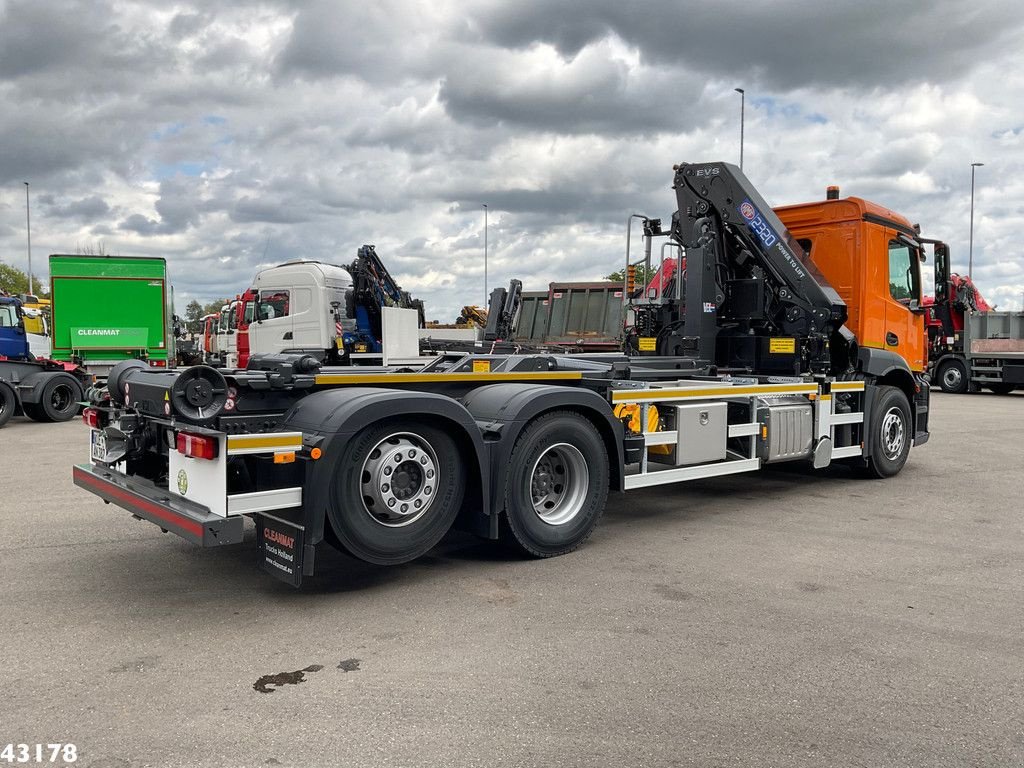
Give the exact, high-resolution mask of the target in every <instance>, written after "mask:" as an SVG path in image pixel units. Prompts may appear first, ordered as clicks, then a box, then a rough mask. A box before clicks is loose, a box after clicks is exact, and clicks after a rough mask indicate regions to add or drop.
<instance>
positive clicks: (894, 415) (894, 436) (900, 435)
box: [882, 405, 907, 459]
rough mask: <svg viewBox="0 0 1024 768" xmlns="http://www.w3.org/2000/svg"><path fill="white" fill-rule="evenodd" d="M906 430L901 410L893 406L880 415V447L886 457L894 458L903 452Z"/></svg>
mask: <svg viewBox="0 0 1024 768" xmlns="http://www.w3.org/2000/svg"><path fill="white" fill-rule="evenodd" d="M906 439H907V437H906V430H905V429H904V426H903V411H901V410H900V409H899V408H898V407H897V406H895V405H894V406H893V407H892V408H890V409H889V410H888V411H886V412H885V416H884V417H882V448H883V450H884V451H885V455H886V458H889V459H895V458H896V457H897V456H899V455H900V454H901V453H902V452H903V445H904V443H905V442H906Z"/></svg>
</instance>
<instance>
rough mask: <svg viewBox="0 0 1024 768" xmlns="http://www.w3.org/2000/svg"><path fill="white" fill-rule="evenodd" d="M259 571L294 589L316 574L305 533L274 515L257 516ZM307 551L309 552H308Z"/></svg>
mask: <svg viewBox="0 0 1024 768" xmlns="http://www.w3.org/2000/svg"><path fill="white" fill-rule="evenodd" d="M253 517H254V520H255V522H256V551H257V552H259V558H260V569H261V570H264V571H266V572H267V573H269V574H270V575H271V576H274V577H276V578H278V579H280V580H281V581H283V582H285V583H286V584H291V585H292V586H293V587H299V586H301V585H302V577H303V575H311V574H312V573H313V547H312V546H310V547H307V546H306V537H305V533H306V529H305V528H303V527H302V526H301V525H297V524H295V523H292V522H289V521H288V520H284V519H282V518H280V517H275V516H273V515H266V514H260V515H254V516H253ZM307 550H308V551H307Z"/></svg>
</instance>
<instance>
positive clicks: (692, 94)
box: [439, 46, 703, 135]
mask: <svg viewBox="0 0 1024 768" xmlns="http://www.w3.org/2000/svg"><path fill="white" fill-rule="evenodd" d="M477 59H478V60H477V61H476V62H474V66H470V67H463V68H458V69H455V70H453V71H452V72H451V73H450V74H449V75H448V77H447V78H446V79H445V80H444V82H443V84H442V86H441V90H440V94H439V96H440V99H441V101H442V102H443V103H444V105H445V107H446V109H447V110H448V113H449V114H450V115H451V116H452V117H453V118H454V119H455V120H457V121H469V122H472V123H476V124H480V125H485V126H486V125H492V124H496V123H501V124H506V125H511V126H514V127H516V128H527V129H532V130H541V131H557V132H562V133H596V134H602V135H621V134H631V133H632V134H645V133H654V132H657V131H664V130H669V129H676V130H678V129H680V128H685V127H691V126H692V125H693V124H694V122H695V120H694V117H693V115H694V114H695V112H696V110H694V109H692V107H695V106H696V105H697V103H698V102H699V99H700V94H701V89H702V86H703V83H702V82H700V81H698V80H696V79H694V78H691V77H688V76H687V75H686V74H685V73H684V72H682V71H680V70H673V69H661V70H646V71H645V70H637V69H634V68H631V67H630V66H629V65H627V64H626V63H625V62H623V61H616V60H615V59H613V58H612V57H611V56H610V52H609V51H608V50H607V48H606V47H605V46H595V47H593V48H588V49H587V50H584V51H581V52H579V53H577V54H576V55H575V56H574V58H573V59H572V60H570V61H566V62H562V61H557V60H556V61H555V62H551V65H549V66H547V67H544V68H543V69H541V68H540V67H534V68H533V69H532V70H531V69H524V66H523V63H522V62H520V61H517V60H516V58H515V56H514V55H512V54H508V53H505V52H500V53H499V52H490V53H488V54H486V55H478V56H477ZM660 94H671V99H664V100H663V99H662V98H660ZM687 104H688V105H691V109H689V110H688V109H685V108H682V107H683V105H687Z"/></svg>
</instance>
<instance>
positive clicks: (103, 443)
mask: <svg viewBox="0 0 1024 768" xmlns="http://www.w3.org/2000/svg"><path fill="white" fill-rule="evenodd" d="M89 446H90V453H91V455H92V460H93V461H103V460H104V459H105V458H106V457H107V436H106V435H105V434H104V433H103V432H102V431H100V430H98V429H94V430H93V431H92V437H91V439H90V444H89Z"/></svg>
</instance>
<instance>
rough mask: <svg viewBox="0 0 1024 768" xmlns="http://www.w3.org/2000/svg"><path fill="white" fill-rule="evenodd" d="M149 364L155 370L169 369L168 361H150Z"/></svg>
mask: <svg viewBox="0 0 1024 768" xmlns="http://www.w3.org/2000/svg"><path fill="white" fill-rule="evenodd" d="M149 364H150V366H152V367H153V368H166V367H167V361H166V360H150V361H149Z"/></svg>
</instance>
